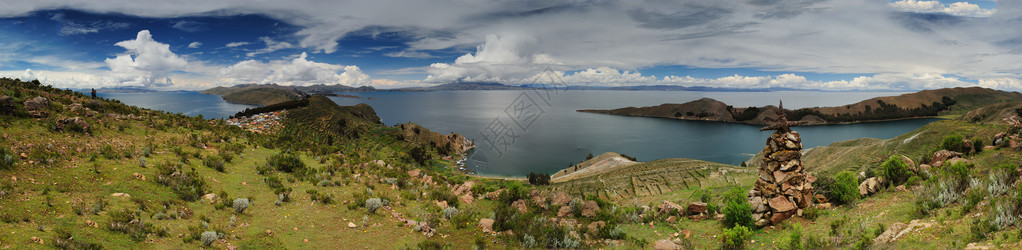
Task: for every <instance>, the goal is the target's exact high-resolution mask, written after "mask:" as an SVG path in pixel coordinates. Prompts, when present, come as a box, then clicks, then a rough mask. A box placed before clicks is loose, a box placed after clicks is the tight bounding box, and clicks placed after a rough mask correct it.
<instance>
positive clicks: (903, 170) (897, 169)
mask: <svg viewBox="0 0 1022 250" xmlns="http://www.w3.org/2000/svg"><path fill="white" fill-rule="evenodd" d="M909 175H911V173H910V172H909V170H908V165H907V164H905V162H904V161H902V160H901V156H897V155H892V156H891V158H890V159H887V161H886V162H884V164H881V165H880V176H882V177H884V179H885V180H887V181H888V183H890V184H891V185H893V186H897V185H901V184H902V183H905V180H907V179H908V177H909Z"/></svg>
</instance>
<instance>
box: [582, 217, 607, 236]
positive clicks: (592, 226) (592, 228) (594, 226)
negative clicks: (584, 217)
mask: <svg viewBox="0 0 1022 250" xmlns="http://www.w3.org/2000/svg"><path fill="white" fill-rule="evenodd" d="M605 226H607V222H604V221H602V220H601V221H594V222H592V223H589V225H588V226H586V229H589V232H590V233H593V234H596V233H598V232H600V229H601V228H603V227H605Z"/></svg>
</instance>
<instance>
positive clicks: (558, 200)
mask: <svg viewBox="0 0 1022 250" xmlns="http://www.w3.org/2000/svg"><path fill="white" fill-rule="evenodd" d="M550 203H551V204H552V205H561V206H567V205H568V204H569V203H571V196H568V194H566V193H564V192H556V193H554V194H553V195H551V196H550Z"/></svg>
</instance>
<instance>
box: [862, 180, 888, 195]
mask: <svg viewBox="0 0 1022 250" xmlns="http://www.w3.org/2000/svg"><path fill="white" fill-rule="evenodd" d="M881 184H883V179H882V178H879V177H870V178H869V179H866V180H865V181H862V183H859V195H861V196H869V195H871V194H874V193H876V192H877V191H880V185H881Z"/></svg>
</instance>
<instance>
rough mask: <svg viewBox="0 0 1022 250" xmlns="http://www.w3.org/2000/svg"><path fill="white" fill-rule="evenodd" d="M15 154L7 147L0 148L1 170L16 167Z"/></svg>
mask: <svg viewBox="0 0 1022 250" xmlns="http://www.w3.org/2000/svg"><path fill="white" fill-rule="evenodd" d="M14 159H15V158H14V154H13V153H11V151H10V150H8V149H7V148H0V170H5V169H11V168H13V167H14Z"/></svg>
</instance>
